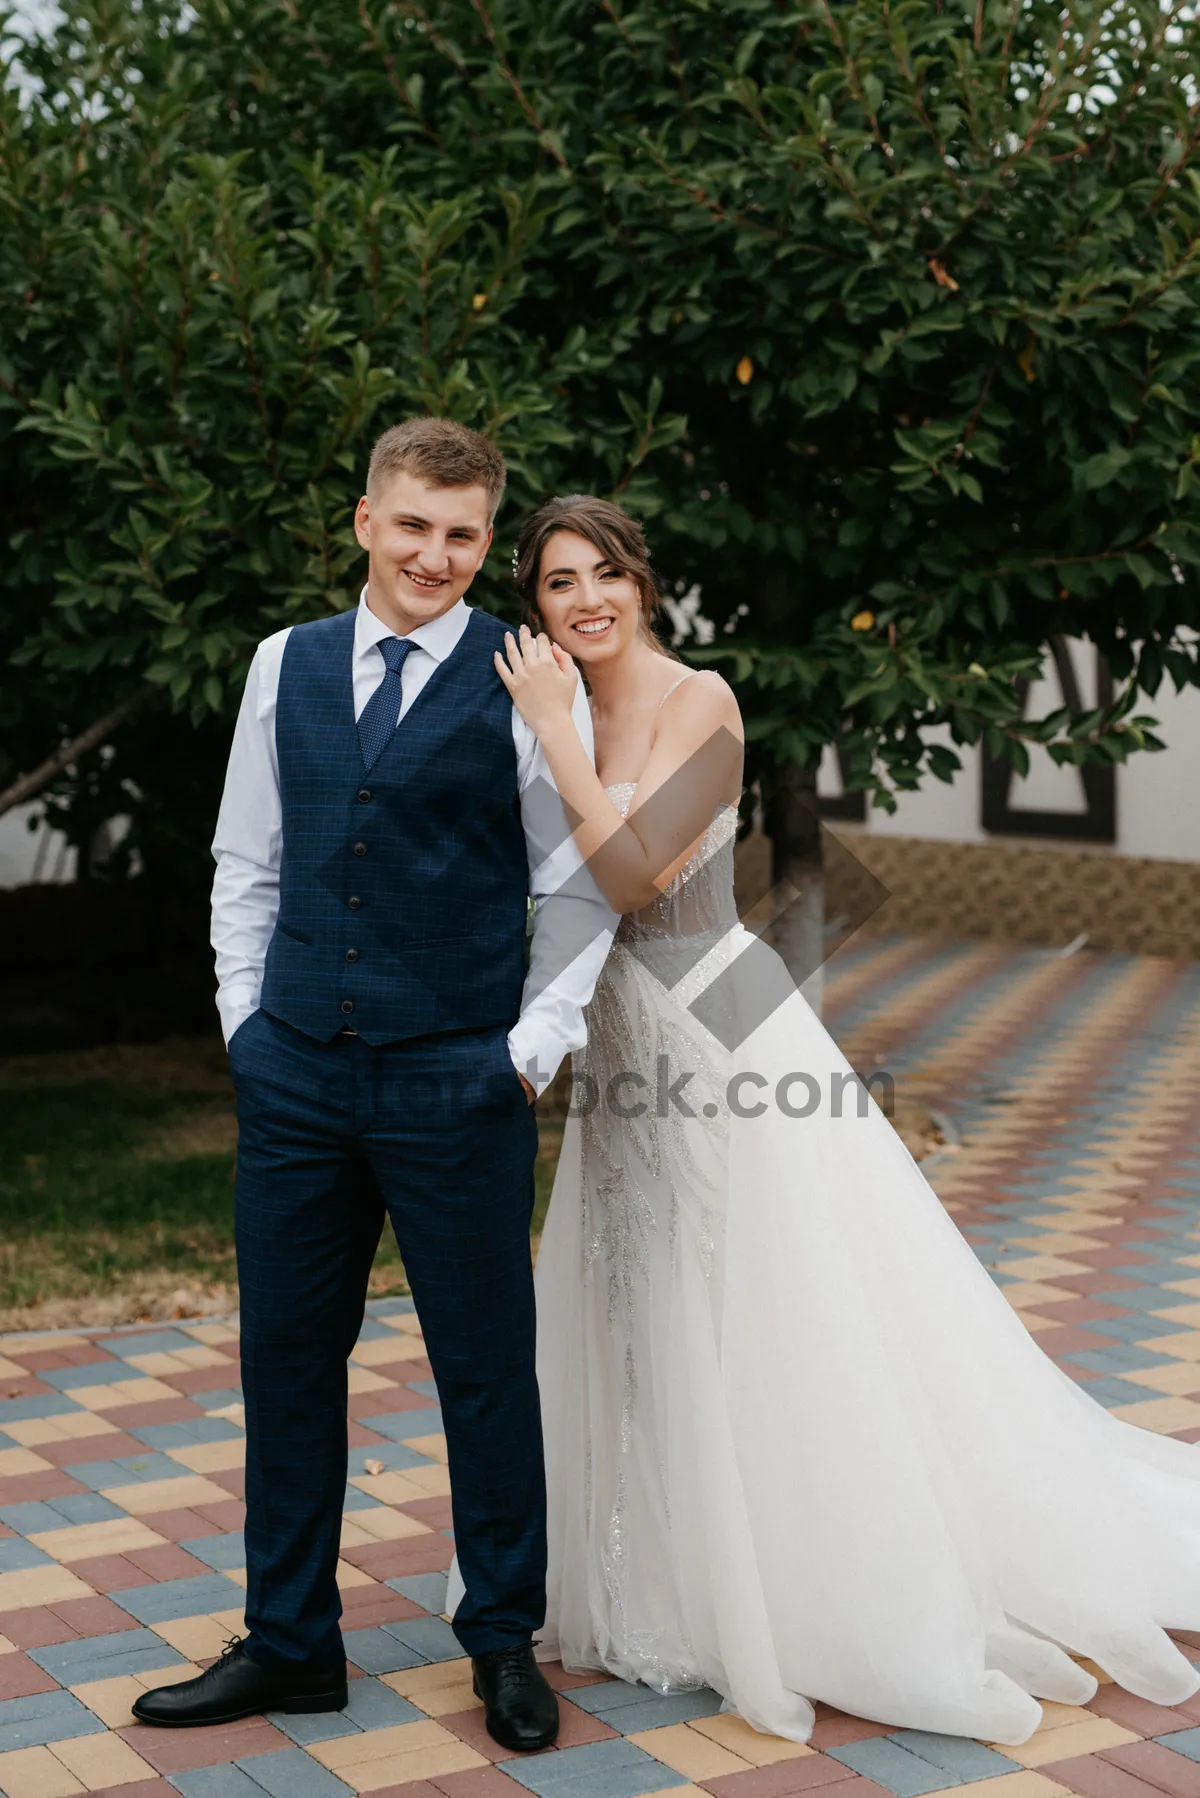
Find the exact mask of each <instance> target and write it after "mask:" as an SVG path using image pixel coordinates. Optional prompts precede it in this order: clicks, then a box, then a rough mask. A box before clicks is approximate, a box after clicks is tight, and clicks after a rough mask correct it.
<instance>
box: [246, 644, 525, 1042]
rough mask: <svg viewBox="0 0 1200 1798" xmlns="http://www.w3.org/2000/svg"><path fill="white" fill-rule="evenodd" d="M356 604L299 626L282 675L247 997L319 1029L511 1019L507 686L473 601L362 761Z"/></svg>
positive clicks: (517, 943)
mask: <svg viewBox="0 0 1200 1798" xmlns="http://www.w3.org/2000/svg"><path fill="white" fill-rule="evenodd" d="M354 619H355V614H354V612H343V613H340V614H339V615H338V616H337V617H336V618H322V619H319V620H318V621H317V622H316V623H314V624H302V625H298V626H297V627H296V628H295V629H294V630H293V631H292V633H291V635H290V636H289V638H288V641H287V645H286V647H285V649H284V654H283V665H282V668H281V670H280V677H279V701H278V706H277V710H276V715H275V744H276V748H277V751H278V755H279V787H280V793H281V795H282V800H283V860H282V864H281V866H280V871H279V885H280V892H279V917H278V920H277V922H276V925H275V934H274V935H273V936H272V938H271V942H270V945H269V946H268V949H267V960H266V969H265V973H264V977H263V989H262V1005H263V1009H264V1010H265V1011H268V1012H270V1013H271V1015H272V1016H273V1017H277V1018H282V1019H283V1020H284V1021H285V1023H288V1024H292V1025H294V1027H295V1028H296V1029H297V1030H302V1031H303V1032H304V1033H305V1035H306V1036H313V1037H316V1038H318V1040H320V1041H322V1042H326V1041H329V1040H330V1039H331V1038H332V1037H334V1036H335V1035H336V1034H337V1032H338V1031H339V1030H341V1029H342V1028H343V1027H344V1026H346V1025H349V1026H350V1027H351V1028H352V1029H354V1030H357V1031H358V1033H359V1035H360V1036H362V1037H364V1038H365V1039H366V1041H367V1042H370V1043H385V1042H396V1041H398V1040H400V1039H401V1038H404V1037H413V1036H427V1035H429V1034H431V1033H433V1032H435V1031H444V1030H472V1029H473V1030H481V1029H484V1028H486V1027H487V1026H490V1025H503V1026H505V1027H506V1028H507V1027H509V1026H511V1025H512V1024H513V1023H515V1021H516V1018H517V1015H518V1012H519V1011H520V1006H521V988H522V985H523V984H524V977H525V910H526V896H527V894H528V891H529V869H528V860H527V855H526V848H525V836H524V832H523V830H522V827H521V815H520V809H519V804H518V796H517V755H516V749H515V747H514V745H513V737H512V700H511V699H510V698H509V696H508V693H507V692H506V690H505V688H504V685H503V683H502V682H501V680H500V678H499V676H498V675H497V673H496V670H495V667H494V665H493V662H492V654H493V652H494V651H495V650H496V649H499V648H502V646H503V639H504V626H503V625H502V624H500V623H499V622H498V621H497V620H496V619H495V618H491V617H489V616H488V615H487V613H485V612H474V611H473V612H472V613H471V615H470V619H469V621H468V624H467V628H466V630H465V631H464V632H463V634H462V636H461V638H460V639H459V642H458V644H457V646H456V648H455V649H454V651H453V653H452V654H451V655H449V656H448V657H447V658H446V660H445V661H444V662H442V663H441V664H440V666H439V667H438V668H437V669H436V670H435V672H434V673H433V674H432V675H431V676H430V678H429V680H428V682H427V683H426V685H425V686H424V687H423V688H422V690H421V692H420V694H419V695H418V697H417V699H416V701H415V702H414V704H413V705H412V706H411V707H410V709H409V710H408V711H407V712H406V713H405V715H404V717H403V719H402V720H401V722H400V724H399V725H398V726H397V728H396V731H395V733H394V735H393V736H392V738H391V741H390V742H389V743H388V746H387V748H386V749H385V750H384V751H383V753H382V755H381V756H380V757H379V760H378V761H377V762H376V763H375V766H374V767H373V768H372V769H371V771H370V773H369V774H368V773H366V772H365V771H364V768H363V759H362V752H361V750H360V748H359V744H358V728H357V726H356V724H355V720H354V696H353V686H352V679H351V660H352V656H353V652H354Z"/></svg>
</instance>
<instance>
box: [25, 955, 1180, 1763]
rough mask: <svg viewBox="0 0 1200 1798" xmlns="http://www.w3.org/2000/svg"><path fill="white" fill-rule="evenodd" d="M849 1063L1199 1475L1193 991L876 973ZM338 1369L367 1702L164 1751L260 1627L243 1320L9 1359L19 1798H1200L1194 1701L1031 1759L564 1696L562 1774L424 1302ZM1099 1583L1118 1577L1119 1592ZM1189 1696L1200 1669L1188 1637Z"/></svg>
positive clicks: (1056, 964) (981, 1251) (1169, 973)
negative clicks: (806, 1795) (461, 1447)
mask: <svg viewBox="0 0 1200 1798" xmlns="http://www.w3.org/2000/svg"><path fill="white" fill-rule="evenodd" d="M827 1010H828V1022H829V1024H830V1028H831V1029H832V1030H833V1032H834V1034H835V1035H836V1036H837V1038H838V1040H839V1041H840V1042H841V1044H842V1046H843V1048H844V1049H845V1050H846V1052H847V1054H848V1055H849V1057H850V1059H851V1060H852V1061H853V1063H854V1065H855V1066H856V1067H857V1068H859V1070H860V1071H861V1072H863V1073H864V1074H865V1073H868V1072H870V1071H872V1070H874V1069H878V1068H883V1069H886V1070H887V1071H888V1072H889V1073H891V1074H892V1076H893V1077H894V1079H895V1080H896V1082H897V1086H898V1087H899V1088H900V1089H901V1090H904V1091H906V1092H909V1093H912V1094H914V1095H918V1096H922V1097H924V1098H925V1099H926V1100H927V1101H928V1102H929V1103H930V1104H932V1105H934V1106H935V1107H937V1108H938V1109H939V1111H940V1112H941V1113H942V1114H944V1115H945V1117H946V1119H947V1120H948V1122H949V1123H950V1125H951V1126H952V1134H953V1139H954V1140H952V1141H951V1142H950V1144H948V1146H947V1147H946V1148H945V1149H944V1150H942V1151H939V1153H938V1154H937V1155H935V1156H934V1157H933V1158H932V1159H931V1161H929V1162H927V1163H926V1170H927V1172H928V1173H929V1176H930V1178H931V1179H932V1181H933V1183H934V1185H935V1186H936V1188H937V1190H938V1193H939V1194H940V1196H941V1198H942V1200H943V1202H944V1203H945V1205H946V1206H947V1209H948V1210H949V1211H950V1212H951V1214H952V1215H953V1216H954V1218H955V1220H956V1222H957V1223H958V1225H959V1227H960V1228H961V1229H962V1231H963V1233H964V1235H965V1237H966V1238H967V1240H968V1241H969V1242H970V1243H971V1244H972V1246H973V1247H974V1249H975V1251H976V1253H977V1254H978V1255H979V1256H980V1258H981V1259H982V1261H983V1262H984V1265H985V1266H987V1267H988V1269H989V1271H990V1272H991V1273H992V1275H993V1277H994V1278H995V1279H996V1281H997V1282H998V1283H999V1285H1000V1286H1001V1288H1002V1290H1003V1291H1004V1294H1005V1296H1006V1298H1007V1299H1008V1301H1009V1303H1010V1304H1012V1305H1013V1307H1014V1308H1015V1310H1016V1311H1017V1312H1018V1314H1019V1315H1020V1316H1021V1317H1022V1318H1023V1320H1024V1321H1025V1323H1026V1325H1027V1326H1028V1328H1029V1329H1030V1330H1032V1331H1034V1332H1035V1333H1036V1335H1037V1339H1038V1341H1039V1342H1040V1343H1041V1344H1042V1345H1043V1347H1044V1348H1045V1349H1046V1350H1047V1352H1048V1353H1049V1354H1050V1355H1052V1356H1053V1357H1054V1359H1055V1360H1056V1361H1057V1362H1058V1364H1059V1365H1060V1366H1061V1367H1063V1368H1064V1369H1065V1370H1066V1371H1067V1372H1068V1373H1069V1374H1070V1375H1071V1377H1072V1378H1073V1379H1075V1380H1078V1381H1080V1382H1082V1383H1083V1384H1085V1385H1086V1386H1087V1388H1088V1390H1089V1391H1090V1392H1091V1393H1093V1394H1094V1396H1095V1397H1096V1398H1098V1399H1099V1400H1100V1402H1101V1403H1103V1404H1105V1405H1107V1406H1109V1407H1111V1408H1112V1409H1113V1410H1114V1411H1115V1413H1116V1414H1117V1415H1118V1416H1121V1417H1125V1418H1129V1419H1131V1420H1132V1421H1134V1422H1137V1423H1140V1424H1143V1425H1144V1426H1146V1427H1147V1428H1149V1429H1153V1430H1157V1431H1160V1432H1162V1433H1164V1434H1170V1435H1175V1436H1178V1437H1180V1438H1181V1439H1183V1440H1184V1441H1196V1440H1200V967H1198V966H1197V965H1195V964H1191V963H1188V964H1172V963H1168V962H1163V961H1152V960H1149V959H1138V958H1136V957H1131V956H1116V955H1105V956H1101V955H1092V954H1088V953H1086V952H1085V953H1082V954H1077V955H1075V956H1072V957H1069V958H1064V957H1062V956H1059V955H1058V954H1056V953H1055V952H1053V951H1041V950H1030V949H1022V950H1011V949H1005V948H1003V947H1001V946H998V945H995V944H991V943H986V944H980V943H955V944H946V943H938V944H930V943H921V942H918V941H913V940H902V939H896V938H874V939H868V940H865V941H864V942H862V943H859V944H855V945H852V946H851V948H850V949H849V950H848V951H845V952H843V953H842V954H841V955H839V956H838V957H837V958H836V960H835V962H834V963H833V964H832V966H831V968H830V971H829V979H828V987H827ZM368 1309H369V1315H368V1317H367V1318H366V1320H365V1322H364V1326H363V1331H362V1335H361V1337H360V1340H359V1343H358V1345H357V1347H356V1348H355V1350H354V1353H353V1355H352V1357H351V1372H350V1391H351V1399H350V1413H351V1432H350V1441H351V1465H350V1483H349V1484H348V1486H347V1489H346V1502H345V1524H344V1532H343V1541H342V1560H341V1563H340V1574H341V1582H342V1586H343V1599H344V1603H345V1608H346V1615H345V1619H344V1630H345V1635H346V1645H347V1650H348V1653H349V1656H350V1659H351V1662H352V1671H353V1673H354V1674H355V1675H356V1677H354V1678H353V1679H352V1681H351V1697H350V1703H349V1705H348V1706H347V1709H346V1710H345V1711H344V1712H343V1713H341V1714H340V1715H336V1716H322V1717H311V1718H305V1717H283V1716H279V1717H267V1718H255V1719H251V1720H248V1721H247V1722H245V1723H241V1724H237V1725H235V1726H233V1727H230V1728H224V1729H214V1730H189V1731H171V1730H153V1729H145V1728H142V1727H139V1726H138V1725H136V1724H134V1723H133V1721H132V1718H131V1715H130V1705H131V1704H132V1702H133V1700H134V1699H135V1698H136V1696H137V1694H138V1693H139V1692H140V1691H143V1690H145V1689H146V1688H147V1687H149V1686H152V1685H156V1684H161V1683H162V1681H163V1680H164V1679H165V1678H186V1677H188V1676H189V1675H190V1674H191V1673H193V1672H194V1671H195V1670H196V1669H197V1668H198V1667H200V1666H202V1665H204V1664H206V1663H207V1662H208V1661H209V1660H211V1659H212V1658H213V1657H214V1656H215V1655H216V1654H218V1653H219V1652H220V1650H221V1648H222V1647H223V1645H224V1643H225V1641H226V1639H227V1638H228V1636H229V1635H231V1634H233V1633H235V1632H237V1631H238V1630H239V1629H240V1628H241V1626H242V1613H241V1602H240V1595H241V1592H242V1590H243V1589H244V1586H245V1555H244V1548H243V1542H242V1534H241V1529H242V1520H243V1516H244V1508H243V1506H242V1504H241V1501H240V1494H241V1490H242V1487H241V1477H242V1474H241V1468H242V1461H243V1444H244V1436H243V1429H242V1424H243V1417H242V1411H241V1394H240V1390H239V1386H238V1366H237V1333H236V1329H235V1328H234V1327H233V1326H232V1325H231V1324H230V1323H228V1322H225V1321H208V1322H202V1323H187V1324H181V1325H179V1327H178V1328H176V1327H174V1326H171V1327H166V1328H165V1327H163V1326H161V1325H158V1326H154V1327H147V1328H136V1329H130V1330H120V1331H113V1330H96V1331H92V1330H88V1331H76V1332H65V1331H64V1332H47V1333H43V1334H41V1335H36V1336H35V1335H24V1336H14V1337H8V1338H5V1339H4V1340H3V1342H0V1374H2V1375H3V1378H2V1379H0V1795H2V1798H59V1795H60V1794H62V1795H63V1798H66V1795H69V1794H74V1793H81V1792H91V1793H101V1794H106V1795H112V1798H117V1794H120V1795H121V1798H180V1795H182V1798H264V1794H267V1795H269V1798H341V1795H342V1794H351V1793H360V1792H373V1793H378V1794H379V1795H380V1798H521V1794H522V1791H524V1792H525V1793H532V1794H534V1795H535V1798H640V1795H641V1794H643V1793H647V1794H648V1793H651V1792H659V1791H664V1792H665V1791H668V1790H675V1791H681V1790H686V1791H688V1792H691V1793H695V1792H696V1791H697V1788H702V1789H703V1790H704V1791H705V1792H707V1793H708V1794H710V1798H791V1795H792V1794H799V1793H802V1792H806V1791H808V1790H809V1789H811V1788H816V1787H818V1786H836V1787H837V1793H836V1794H835V1798H884V1795H885V1794H887V1793H891V1794H893V1798H920V1795H921V1794H924V1793H927V1792H943V1793H944V1792H959V1791H963V1790H965V1789H966V1788H967V1787H968V1786H969V1787H971V1788H972V1791H973V1792H975V1793H978V1794H979V1798H983V1795H984V1794H986V1793H995V1795H996V1798H1059V1795H1061V1794H1064V1793H1078V1794H1080V1798H1164V1795H1165V1798H1200V1697H1198V1698H1196V1699H1192V1700H1190V1701H1189V1702H1188V1703H1187V1704H1185V1705H1182V1706H1180V1707H1178V1708H1177V1709H1175V1710H1168V1709H1166V1708H1164V1707H1163V1706H1161V1705H1154V1704H1150V1703H1148V1702H1146V1701H1145V1700H1143V1699H1139V1698H1136V1697H1134V1696H1133V1695H1132V1694H1130V1693H1127V1692H1123V1691H1121V1690H1120V1689H1119V1688H1117V1687H1116V1686H1114V1685H1112V1684H1111V1683H1104V1684H1101V1686H1100V1689H1099V1691H1098V1692H1097V1694H1096V1697H1095V1698H1094V1699H1093V1700H1092V1701H1091V1703H1090V1704H1088V1705H1087V1706H1085V1707H1081V1708H1074V1707H1071V1706H1064V1705H1054V1704H1048V1705H1046V1707H1045V1712H1046V1716H1045V1721H1044V1723H1043V1726H1042V1728H1041V1729H1040V1730H1039V1731H1038V1733H1037V1735H1036V1736H1034V1737H1033V1739H1032V1740H1031V1741H1030V1742H1028V1743H1025V1744H1024V1745H1023V1746H1022V1747H1020V1748H1016V1749H1004V1750H999V1749H997V1748H996V1747H994V1746H990V1745H988V1744H985V1743H977V1742H970V1741H965V1740H962V1739H960V1738H957V1737H948V1736H936V1735H930V1734H928V1733H926V1732H924V1731H920V1730H907V1729H889V1728H888V1727H887V1725H886V1723H877V1722H869V1721H866V1720H864V1719H861V1718H854V1717H847V1716H844V1715H842V1714H841V1713H839V1712H835V1711H831V1710H830V1709H829V1708H828V1707H827V1706H824V1705H820V1706H818V1708H817V1724H816V1728H815V1731H814V1734H813V1737H812V1741H811V1743H809V1744H808V1745H805V1746H800V1745H798V1744H795V1743H791V1742H783V1741H780V1740H778V1739H777V1738H774V1737H770V1736H761V1735H758V1734H756V1733H755V1731H753V1730H751V1729H749V1728H748V1727H747V1726H746V1725H745V1724H744V1723H742V1722H741V1720H740V1719H739V1718H736V1717H730V1716H727V1715H723V1714H721V1712H720V1706H719V1701H718V1699H717V1697H716V1695H715V1694H713V1693H710V1692H692V1693H686V1694H681V1695H677V1696H673V1697H663V1696H662V1695H661V1694H659V1693H655V1692H651V1691H649V1690H647V1689H646V1688H642V1687H630V1686H627V1685H625V1684H623V1683H622V1682H620V1681H616V1680H607V1679H604V1678H602V1677H597V1676H590V1675H588V1676H581V1675H571V1674H566V1673H564V1672H563V1671H562V1670H561V1669H558V1668H551V1669H548V1671H549V1672H550V1675H551V1678H552V1680H553V1683H554V1684H555V1685H556V1686H557V1687H558V1689H559V1691H560V1698H561V1704H562V1712H563V1730H562V1736H561V1741H560V1746H559V1747H558V1748H557V1749H555V1750H553V1751H550V1752H548V1753H546V1754H542V1755H536V1756H519V1755H510V1754H507V1753H506V1752H505V1751H504V1750H502V1749H500V1748H498V1747H497V1745H496V1744H495V1743H493V1742H491V1740H490V1738H489V1737H488V1736H487V1734H486V1731H485V1730H484V1729H483V1727H482V1716H481V1712H480V1707H479V1704H478V1701H477V1700H476V1699H475V1698H474V1696H473V1694H472V1691H471V1684H470V1669H469V1666H468V1665H467V1663H466V1662H465V1660H464V1659H463V1658H462V1655H461V1651H460V1650H459V1648H458V1645H457V1643H456V1641H455V1639H454V1637H453V1634H452V1632H451V1631H450V1629H449V1627H448V1625H447V1623H446V1621H445V1619H444V1617H443V1616H442V1614H441V1613H442V1610H443V1607H444V1604H445V1597H446V1578H445V1569H446V1568H447V1566H448V1565H449V1562H450V1558H451V1554H452V1543H451V1540H450V1535H449V1513H448V1508H447V1502H446V1501H447V1499H448V1496H449V1480H448V1476H447V1471H446V1467H445V1447H444V1442H443V1441H442V1438H441V1435H440V1431H441V1416H440V1413H439V1411H438V1409H437V1392H436V1388H435V1387H434V1385H433V1383H432V1381H431V1377H430V1369H429V1363H428V1362H427V1361H426V1360H425V1358H424V1352H423V1345H422V1342H421V1338H420V1333H419V1329H418V1326H417V1322H416V1318H415V1316H414V1315H413V1308H412V1305H411V1303H410V1302H409V1301H408V1300H404V1299H388V1300H383V1301H381V1302H378V1303H374V1304H372V1305H371V1306H370V1307H369V1308H368ZM1098 1571H1099V1570H1098ZM1181 1641H1183V1643H1184V1647H1185V1652H1188V1653H1190V1654H1191V1655H1192V1656H1193V1658H1195V1659H1197V1660H1198V1661H1200V1636H1196V1637H1192V1638H1181Z"/></svg>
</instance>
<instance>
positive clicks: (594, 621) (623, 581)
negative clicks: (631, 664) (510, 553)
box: [537, 531, 641, 664]
mask: <svg viewBox="0 0 1200 1798" xmlns="http://www.w3.org/2000/svg"><path fill="white" fill-rule="evenodd" d="M537 607H538V611H539V612H540V613H541V615H542V622H543V624H544V625H545V627H546V631H547V633H548V634H549V636H551V637H552V638H553V639H554V641H555V642H556V643H557V644H558V645H559V646H560V648H562V649H565V650H566V652H567V654H568V655H570V656H574V657H575V659H576V660H577V661H579V662H583V663H585V664H586V663H588V662H606V661H609V660H610V659H611V658H612V657H613V656H615V655H620V653H621V652H622V650H624V649H627V648H628V647H629V645H630V644H631V643H632V642H633V641H634V639H635V638H636V637H637V635H638V631H639V629H640V626H641V594H640V592H639V590H638V584H637V582H636V581H635V580H634V579H633V576H632V575H630V574H627V573H626V572H625V570H624V569H623V568H620V567H618V566H617V564H616V563H614V562H610V561H608V560H607V559H606V558H605V556H604V554H603V552H602V551H601V550H599V549H597V547H596V545H595V544H594V543H593V542H592V541H591V539H590V538H588V537H582V536H580V535H579V533H578V532H577V531H555V533H554V535H553V536H552V537H548V538H547V539H546V546H545V548H544V549H543V551H542V562H541V567H540V568H539V570H538V582H537Z"/></svg>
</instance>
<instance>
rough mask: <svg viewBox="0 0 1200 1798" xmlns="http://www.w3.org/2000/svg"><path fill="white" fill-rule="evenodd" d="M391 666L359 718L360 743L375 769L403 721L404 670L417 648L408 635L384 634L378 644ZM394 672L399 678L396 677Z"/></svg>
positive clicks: (365, 756) (364, 761) (366, 764)
mask: <svg viewBox="0 0 1200 1798" xmlns="http://www.w3.org/2000/svg"><path fill="white" fill-rule="evenodd" d="M375 647H376V649H378V651H379V653H380V655H381V656H382V657H383V659H384V661H385V662H386V663H387V667H386V668H385V670H384V675H383V679H382V680H381V681H380V683H379V685H378V686H377V687H376V689H375V691H374V692H373V693H372V695H371V697H370V699H368V701H367V703H366V705H365V706H364V707H363V709H362V713H361V716H360V717H359V720H358V742H359V747H360V748H361V750H362V758H363V763H364V765H365V767H366V768H367V770H368V771H370V769H372V768H373V767H374V766H375V764H376V762H377V761H378V760H379V758H380V756H381V755H382V754H383V752H384V750H385V749H386V748H387V746H388V744H389V743H390V742H391V740H392V732H393V731H394V730H395V728H396V725H397V724H398V723H399V720H400V670H401V669H402V668H403V666H404V658H405V656H406V655H407V654H408V652H409V650H410V649H414V648H415V647H416V645H415V644H413V643H410V642H409V640H408V638H407V637H384V638H383V639H382V640H381V641H380V642H379V643H377V644H376V645H375ZM393 675H394V676H395V679H394V680H393V678H392V677H393Z"/></svg>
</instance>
